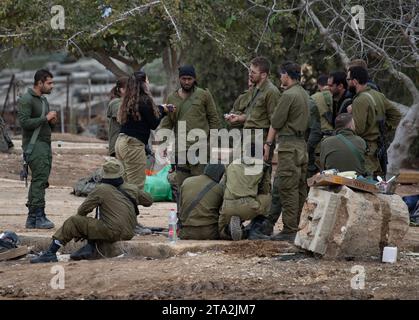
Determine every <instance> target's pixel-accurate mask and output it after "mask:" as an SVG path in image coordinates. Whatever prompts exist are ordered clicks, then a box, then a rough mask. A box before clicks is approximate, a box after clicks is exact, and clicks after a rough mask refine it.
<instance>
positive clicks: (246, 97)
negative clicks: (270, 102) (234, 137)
mask: <svg viewBox="0 0 419 320" xmlns="http://www.w3.org/2000/svg"><path fill="white" fill-rule="evenodd" d="M251 99H252V93H251V91H250V90H246V91H245V92H244V93H242V94H241V95H239V96H238V97H237V99H236V100H235V101H234V104H233V109H231V111H230V113H232V114H238V115H241V114H244V113H246V108H247V106H248V105H249V102H250V100H251ZM229 125H230V127H232V128H243V126H244V123H240V122H237V123H230V124H229Z"/></svg>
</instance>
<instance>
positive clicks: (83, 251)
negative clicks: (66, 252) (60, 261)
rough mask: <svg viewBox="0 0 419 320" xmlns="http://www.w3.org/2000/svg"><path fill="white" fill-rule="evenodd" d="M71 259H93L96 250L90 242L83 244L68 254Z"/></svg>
mask: <svg viewBox="0 0 419 320" xmlns="http://www.w3.org/2000/svg"><path fill="white" fill-rule="evenodd" d="M70 259H71V260H75V261H79V260H95V259H97V252H96V248H95V247H93V246H92V245H91V244H86V245H85V246H83V247H81V248H80V249H79V250H77V251H76V252H74V253H72V254H71V255H70Z"/></svg>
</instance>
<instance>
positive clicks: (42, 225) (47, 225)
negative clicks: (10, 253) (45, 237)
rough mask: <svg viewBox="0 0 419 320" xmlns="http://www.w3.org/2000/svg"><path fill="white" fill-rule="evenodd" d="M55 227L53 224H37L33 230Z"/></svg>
mask: <svg viewBox="0 0 419 320" xmlns="http://www.w3.org/2000/svg"><path fill="white" fill-rule="evenodd" d="M54 227H55V225H54V224H53V223H52V222H51V224H35V227H34V228H33V229H52V228H54Z"/></svg>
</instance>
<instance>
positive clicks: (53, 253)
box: [30, 240, 61, 263]
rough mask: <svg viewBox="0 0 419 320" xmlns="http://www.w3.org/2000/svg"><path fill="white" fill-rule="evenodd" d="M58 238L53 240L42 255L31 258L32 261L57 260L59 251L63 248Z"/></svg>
mask: <svg viewBox="0 0 419 320" xmlns="http://www.w3.org/2000/svg"><path fill="white" fill-rule="evenodd" d="M57 242H58V241H57V240H52V242H51V244H50V246H49V248H48V250H47V251H46V252H44V253H42V254H41V255H40V256H38V257H36V258H33V259H31V260H30V262H31V263H46V262H57V261H58V259H57V251H58V249H60V248H61V245H60V244H59V243H57Z"/></svg>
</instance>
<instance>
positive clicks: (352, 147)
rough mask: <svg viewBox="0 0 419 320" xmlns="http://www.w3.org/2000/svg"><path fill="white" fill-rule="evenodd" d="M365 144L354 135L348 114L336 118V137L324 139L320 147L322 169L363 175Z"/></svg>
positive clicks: (351, 121)
mask: <svg viewBox="0 0 419 320" xmlns="http://www.w3.org/2000/svg"><path fill="white" fill-rule="evenodd" d="M366 150H367V144H366V143H365V141H364V139H362V138H361V137H359V136H357V135H355V122H354V120H353V118H352V114H350V113H341V114H340V115H338V116H337V117H336V135H334V136H331V137H328V138H326V139H324V140H323V141H322V143H321V145H320V163H321V166H322V169H324V170H328V169H337V170H339V171H340V172H343V171H356V173H357V174H358V175H365V154H366Z"/></svg>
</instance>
